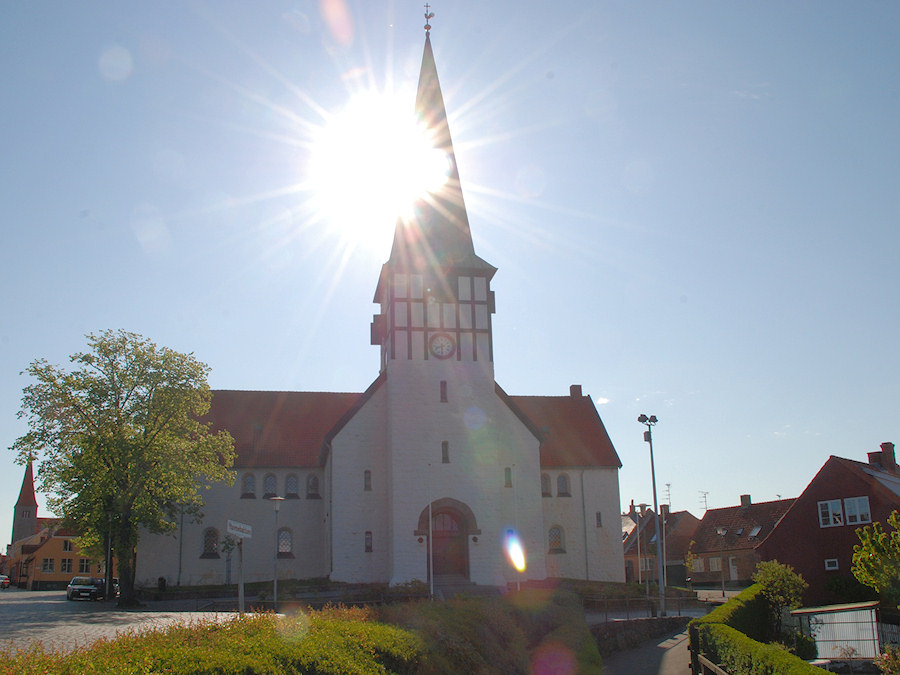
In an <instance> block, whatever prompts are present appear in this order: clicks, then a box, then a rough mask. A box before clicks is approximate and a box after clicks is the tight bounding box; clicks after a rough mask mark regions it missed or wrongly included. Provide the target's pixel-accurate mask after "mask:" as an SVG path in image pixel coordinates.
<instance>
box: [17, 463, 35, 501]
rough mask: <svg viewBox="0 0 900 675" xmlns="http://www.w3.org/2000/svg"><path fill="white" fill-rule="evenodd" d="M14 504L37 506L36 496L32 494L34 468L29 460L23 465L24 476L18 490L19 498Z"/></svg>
mask: <svg viewBox="0 0 900 675" xmlns="http://www.w3.org/2000/svg"><path fill="white" fill-rule="evenodd" d="M16 506H34V507H35V508H37V497H35V496H34V469H33V468H32V467H31V462H28V466H26V467H25V477H24V478H23V479H22V489H21V490H20V491H19V499H18V501H17V502H16Z"/></svg>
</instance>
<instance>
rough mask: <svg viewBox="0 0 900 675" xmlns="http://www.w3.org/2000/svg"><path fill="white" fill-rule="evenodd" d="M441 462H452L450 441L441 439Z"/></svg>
mask: <svg viewBox="0 0 900 675" xmlns="http://www.w3.org/2000/svg"><path fill="white" fill-rule="evenodd" d="M441 463H442V464H449V463H450V441H441Z"/></svg>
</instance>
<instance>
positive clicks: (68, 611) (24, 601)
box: [0, 588, 235, 651]
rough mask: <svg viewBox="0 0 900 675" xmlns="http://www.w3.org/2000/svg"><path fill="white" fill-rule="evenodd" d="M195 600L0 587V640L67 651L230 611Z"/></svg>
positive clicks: (16, 645) (226, 614)
mask: <svg viewBox="0 0 900 675" xmlns="http://www.w3.org/2000/svg"><path fill="white" fill-rule="evenodd" d="M196 606H197V605H196V602H195V601H193V600H190V601H180V602H170V603H148V604H147V605H146V606H145V607H140V608H138V609H133V610H120V609H118V608H116V606H115V603H113V602H102V601H100V602H92V601H90V600H76V601H68V600H66V592H65V591H23V590H20V589H16V588H9V589H6V590H3V591H0V645H2V646H4V647H13V648H14V649H22V648H25V647H28V646H29V645H31V644H32V643H34V642H41V643H42V644H43V645H44V647H45V648H47V649H54V650H63V651H68V650H71V649H73V648H75V647H76V646H83V645H87V644H90V643H91V642H93V641H95V640H97V639H99V638H104V637H105V638H113V637H115V636H116V635H117V634H119V633H123V632H131V631H138V632H140V631H145V630H154V629H159V628H164V627H166V626H169V625H171V624H173V623H190V622H192V621H198V620H208V619H212V620H216V621H227V620H229V619H231V618H232V617H234V616H235V614H234V613H233V612H204V611H195V610H196Z"/></svg>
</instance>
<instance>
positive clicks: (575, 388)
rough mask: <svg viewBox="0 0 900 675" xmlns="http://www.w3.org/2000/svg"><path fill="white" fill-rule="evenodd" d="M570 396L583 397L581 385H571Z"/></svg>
mask: <svg viewBox="0 0 900 675" xmlns="http://www.w3.org/2000/svg"><path fill="white" fill-rule="evenodd" d="M569 396H571V397H572V398H581V396H582V394H581V385H580V384H573V385H571V386H570V387H569Z"/></svg>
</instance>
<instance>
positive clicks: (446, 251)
mask: <svg viewBox="0 0 900 675" xmlns="http://www.w3.org/2000/svg"><path fill="white" fill-rule="evenodd" d="M426 18H429V17H428V15H427V14H426ZM430 28H431V26H430V25H426V35H425V51H424V53H423V55H422V68H421V71H420V72H419V85H418V90H417V93H416V115H417V117H418V119H419V121H420V123H421V124H422V125H423V126H424V127H425V128H426V129H427V132H428V135H429V138H430V139H431V142H432V145H433V147H434V148H436V149H438V150H440V151H441V152H442V153H444V155H445V156H446V159H447V164H448V170H447V181H446V183H445V184H444V185H443V186H441V187H440V188H439V189H437V190H436V191H435V192H433V193H430V194H428V195H425V196H424V197H422V198H420V199H419V201H418V203H417V204H416V205H415V208H414V211H413V215H412V217H409V218H407V219H400V220H398V222H397V226H396V229H395V231H394V243H393V247H392V249H391V257H390V260H389V261H388V265H390V266H392V267H400V268H403V269H407V270H416V271H420V272H426V271H429V270H433V271H435V272H437V273H438V274H446V272H447V271H449V270H451V269H455V270H462V269H465V270H481V271H482V274H486V276H487V277H488V278H490V277H491V276H493V274H494V272H496V268H495V267H493V266H492V265H490V264H488V263H487V262H485V261H484V260H482V259H481V258H479V257H478V256H477V255H475V247H474V245H473V244H472V233H471V232H470V230H469V217H468V214H467V213H466V205H465V201H464V200H463V194H462V188H461V186H460V181H459V171H458V169H457V166H456V155H455V154H454V151H453V141H452V139H451V138H450V126H449V124H448V123H447V111H446V108H445V107H444V97H443V94H442V93H441V84H440V81H439V80H438V74H437V67H436V66H435V62H434V52H433V51H432V49H431V35H430V30H429V29H430Z"/></svg>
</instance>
